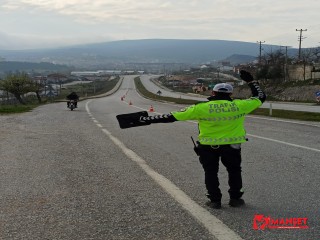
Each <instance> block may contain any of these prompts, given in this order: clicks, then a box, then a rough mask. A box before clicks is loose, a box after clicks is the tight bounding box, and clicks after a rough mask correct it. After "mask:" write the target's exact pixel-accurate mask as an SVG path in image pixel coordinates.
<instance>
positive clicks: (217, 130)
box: [118, 70, 266, 209]
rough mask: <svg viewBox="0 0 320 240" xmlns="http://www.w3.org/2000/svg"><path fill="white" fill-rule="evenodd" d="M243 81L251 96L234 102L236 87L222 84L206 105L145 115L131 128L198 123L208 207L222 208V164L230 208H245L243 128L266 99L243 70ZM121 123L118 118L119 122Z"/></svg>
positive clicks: (215, 88)
mask: <svg viewBox="0 0 320 240" xmlns="http://www.w3.org/2000/svg"><path fill="white" fill-rule="evenodd" d="M240 78H241V79H242V80H244V81H245V82H247V83H248V86H249V87H250V89H251V92H252V97H251V98H249V99H244V100H240V99H236V100H234V99H232V98H231V94H232V92H233V87H232V86H231V85H230V84H226V83H219V84H216V85H215V86H214V88H213V96H211V97H209V98H208V100H209V101H207V102H201V103H198V104H195V105H192V106H189V107H187V108H186V109H183V110H181V111H176V112H171V113H170V114H163V115H156V116H142V117H139V119H134V117H133V118H132V119H131V123H130V127H134V126H135V125H136V126H141V125H143V124H145V125H148V124H150V123H168V122H175V121H186V120H196V121H198V123H199V138H198V141H197V143H198V145H197V146H196V147H195V151H196V152H197V154H198V155H199V160H200V163H201V164H202V166H203V169H204V173H205V185H206V189H207V197H208V198H209V200H210V201H209V202H208V205H209V206H211V207H212V208H216V209H219V208H221V198H222V194H221V191H220V188H219V179H218V170H219V161H220V159H221V162H222V164H223V165H224V166H225V167H226V169H227V171H228V175H229V181H228V183H229V191H228V192H229V196H230V201H229V205H230V206H231V207H239V206H241V205H244V200H243V199H242V198H241V197H242V195H243V190H242V177H241V143H243V142H246V132H245V129H244V120H245V116H246V115H247V114H248V113H250V112H252V111H253V110H255V109H256V108H258V107H259V106H261V105H262V103H263V102H264V101H265V99H266V95H265V93H264V92H263V91H262V90H261V88H260V86H259V83H258V82H257V81H254V79H253V77H252V75H251V74H250V73H249V72H247V71H244V70H241V71H240ZM118 120H119V119H118Z"/></svg>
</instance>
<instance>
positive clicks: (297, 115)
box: [134, 77, 320, 122]
mask: <svg viewBox="0 0 320 240" xmlns="http://www.w3.org/2000/svg"><path fill="white" fill-rule="evenodd" d="M134 81H135V84H136V88H137V90H138V91H139V92H140V93H141V95H143V96H145V97H147V98H151V99H154V100H158V101H168V102H173V103H179V104H187V105H189V104H195V103H198V102H199V101H195V100H189V99H182V98H172V97H162V96H158V95H157V94H154V93H151V92H149V91H148V90H147V89H146V88H145V87H144V86H143V84H142V83H141V81H140V78H139V77H136V78H135V79H134ZM319 107H320V106H319ZM251 114H252V115H261V116H269V117H276V118H283V119H295V120H302V121H314V122H319V121H320V114H319V113H313V112H300V111H289V110H279V109H273V110H272V116H270V114H269V109H267V108H258V109H256V110H255V111H253V112H252V113H251Z"/></svg>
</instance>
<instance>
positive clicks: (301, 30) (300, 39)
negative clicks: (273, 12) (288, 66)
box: [296, 29, 308, 60]
mask: <svg viewBox="0 0 320 240" xmlns="http://www.w3.org/2000/svg"><path fill="white" fill-rule="evenodd" d="M307 30H308V29H304V30H303V29H296V31H299V32H300V36H299V60H300V59H301V41H302V39H304V38H302V32H304V31H307Z"/></svg>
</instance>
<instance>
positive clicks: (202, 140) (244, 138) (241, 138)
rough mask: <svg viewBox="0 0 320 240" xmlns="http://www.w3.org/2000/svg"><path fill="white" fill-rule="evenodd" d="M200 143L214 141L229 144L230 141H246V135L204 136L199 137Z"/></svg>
mask: <svg viewBox="0 0 320 240" xmlns="http://www.w3.org/2000/svg"><path fill="white" fill-rule="evenodd" d="M199 141H200V143H214V144H220V143H224V144H228V143H235V142H245V141H246V137H245V136H241V137H231V138H205V137H202V138H200V139H199Z"/></svg>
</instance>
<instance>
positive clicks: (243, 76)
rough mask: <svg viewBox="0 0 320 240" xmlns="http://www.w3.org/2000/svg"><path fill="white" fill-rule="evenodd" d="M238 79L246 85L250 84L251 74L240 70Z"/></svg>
mask: <svg viewBox="0 0 320 240" xmlns="http://www.w3.org/2000/svg"><path fill="white" fill-rule="evenodd" d="M240 78H241V79H242V80H243V81H245V82H246V83H249V82H252V81H253V77H252V75H251V73H249V72H247V71H245V70H241V71H240Z"/></svg>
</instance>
